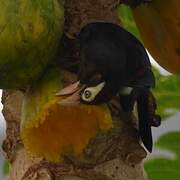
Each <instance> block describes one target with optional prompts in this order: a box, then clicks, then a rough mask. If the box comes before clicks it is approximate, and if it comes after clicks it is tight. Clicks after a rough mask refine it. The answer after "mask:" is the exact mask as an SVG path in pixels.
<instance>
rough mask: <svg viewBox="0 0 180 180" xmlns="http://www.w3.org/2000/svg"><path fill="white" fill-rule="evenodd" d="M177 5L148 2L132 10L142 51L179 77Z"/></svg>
mask: <svg viewBox="0 0 180 180" xmlns="http://www.w3.org/2000/svg"><path fill="white" fill-rule="evenodd" d="M179 7H180V1H179V0H166V1H164V0H152V1H151V2H150V3H148V4H146V5H140V6H138V7H136V8H134V9H133V15H134V18H135V21H136V24H137V26H138V28H139V31H140V33H141V37H142V39H143V41H144V44H145V47H146V48H147V49H148V51H149V52H150V54H151V55H152V56H153V57H154V59H155V60H156V61H157V62H158V63H159V64H160V65H161V66H162V67H163V68H165V69H166V70H168V71H169V72H171V73H174V74H176V75H180V11H179Z"/></svg>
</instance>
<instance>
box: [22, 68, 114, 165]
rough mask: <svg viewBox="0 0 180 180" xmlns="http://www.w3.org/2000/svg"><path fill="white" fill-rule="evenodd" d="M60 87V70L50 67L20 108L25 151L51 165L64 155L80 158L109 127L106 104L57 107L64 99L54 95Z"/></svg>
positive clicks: (110, 122) (108, 114)
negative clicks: (90, 141) (88, 146)
mask: <svg viewBox="0 0 180 180" xmlns="http://www.w3.org/2000/svg"><path fill="white" fill-rule="evenodd" d="M62 87H63V83H62V74H61V71H60V70H59V69H57V68H53V69H51V70H49V71H48V72H46V74H45V76H44V77H43V78H42V79H41V80H39V81H38V82H37V83H35V84H34V85H33V86H32V87H31V88H30V89H29V90H28V91H27V93H26V94H25V97H24V100H23V107H22V117H21V138H22V141H23V144H24V146H25V148H26V149H27V150H28V151H29V152H30V153H31V154H33V155H36V156H39V157H44V158H46V159H48V160H51V161H53V162H57V161H61V160H63V156H64V155H72V156H78V155H80V154H81V152H82V151H83V149H84V148H85V147H86V146H87V145H88V142H89V140H90V139H91V138H93V137H94V136H95V135H96V134H97V132H99V131H102V130H108V129H110V128H112V119H111V114H110V111H109V109H108V107H107V106H106V105H97V106H95V105H84V104H79V105H73V106H62V105H61V104H59V102H60V101H61V100H63V99H64V98H65V97H59V96H55V93H57V92H58V91H59V89H61V88H62Z"/></svg>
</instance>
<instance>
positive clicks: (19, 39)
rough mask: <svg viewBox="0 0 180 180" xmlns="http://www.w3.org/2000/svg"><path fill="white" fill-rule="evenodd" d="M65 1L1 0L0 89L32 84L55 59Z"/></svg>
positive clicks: (61, 28) (61, 29) (18, 87)
mask: <svg viewBox="0 0 180 180" xmlns="http://www.w3.org/2000/svg"><path fill="white" fill-rule="evenodd" d="M63 25H64V7H63V2H62V0H16V1H12V0H5V1H4V0H0V88H1V89H20V88H25V87H27V86H28V85H30V84H31V83H32V82H33V81H35V80H37V79H38V78H39V77H40V76H41V75H42V74H43V72H44V69H45V68H46V66H47V64H48V63H50V61H52V60H53V58H54V55H55V52H56V50H57V45H58V42H59V40H60V37H61V34H62V32H63Z"/></svg>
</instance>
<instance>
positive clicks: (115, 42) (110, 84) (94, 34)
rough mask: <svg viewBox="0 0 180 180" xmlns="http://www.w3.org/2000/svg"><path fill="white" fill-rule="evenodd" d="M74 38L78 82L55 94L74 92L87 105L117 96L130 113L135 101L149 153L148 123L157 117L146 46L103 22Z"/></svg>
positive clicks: (88, 27) (107, 100) (152, 75)
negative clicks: (77, 64) (77, 51)
mask: <svg viewBox="0 0 180 180" xmlns="http://www.w3.org/2000/svg"><path fill="white" fill-rule="evenodd" d="M78 40H79V45H80V63H79V70H78V78H79V81H78V82H76V83H74V84H73V85H71V86H69V87H68V88H65V89H64V90H61V91H60V92H59V93H57V95H67V94H76V98H74V99H76V100H77V99H78V100H79V101H80V102H81V103H85V104H89V105H91V104H101V103H108V102H109V101H110V100H111V99H112V98H113V97H115V96H119V99H120V102H119V103H120V105H121V107H122V109H123V111H125V112H132V111H133V109H134V104H135V102H137V111H138V119H139V135H140V137H141V140H142V142H143V144H144V146H145V147H146V149H147V150H148V151H149V152H152V146H153V140H152V132H151V125H152V124H155V126H156V125H157V126H159V124H160V123H159V122H160V120H161V118H160V116H159V115H156V113H155V111H156V105H155V104H156V103H155V98H154V96H153V95H152V93H151V88H154V87H155V77H154V74H153V72H152V68H151V63H150V60H149V57H148V54H147V52H146V49H145V48H144V46H143V45H142V43H141V42H140V41H139V40H138V39H137V38H136V37H135V36H134V35H132V34H131V33H129V32H128V31H127V30H125V29H124V28H122V27H121V26H119V25H116V24H113V23H107V22H93V23H89V24H87V25H85V26H84V27H83V28H82V29H81V31H80V33H79V34H78ZM152 96H153V98H150V97H152ZM77 97H78V98H77ZM72 99H73V98H72V97H69V98H67V100H65V101H66V103H67V102H70V101H71V100H72ZM68 100H69V101H68ZM62 103H63V102H62ZM152 104H153V105H152ZM154 122H155V123H154ZM157 122H158V123H157Z"/></svg>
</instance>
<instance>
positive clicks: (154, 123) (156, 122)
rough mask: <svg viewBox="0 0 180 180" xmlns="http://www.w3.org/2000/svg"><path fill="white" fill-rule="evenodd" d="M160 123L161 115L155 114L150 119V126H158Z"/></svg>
mask: <svg viewBox="0 0 180 180" xmlns="http://www.w3.org/2000/svg"><path fill="white" fill-rule="evenodd" d="M160 125H161V116H160V115H157V114H155V115H154V118H153V119H152V120H151V126H153V127H159V126H160Z"/></svg>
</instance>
